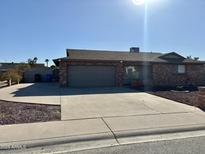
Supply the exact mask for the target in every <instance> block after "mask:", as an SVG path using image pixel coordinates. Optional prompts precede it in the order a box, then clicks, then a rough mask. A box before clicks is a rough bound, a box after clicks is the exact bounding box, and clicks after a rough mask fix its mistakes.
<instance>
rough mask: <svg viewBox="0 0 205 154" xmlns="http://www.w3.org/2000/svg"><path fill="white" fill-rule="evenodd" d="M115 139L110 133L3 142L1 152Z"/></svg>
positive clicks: (0, 147) (0, 146)
mask: <svg viewBox="0 0 205 154" xmlns="http://www.w3.org/2000/svg"><path fill="white" fill-rule="evenodd" d="M109 139H114V136H113V135H112V134H111V133H110V132H109V133H102V134H90V135H81V136H65V137H55V138H47V139H35V140H25V141H11V142H5V143H3V142H1V143H0V151H1V150H17V149H27V148H35V147H40V146H51V145H59V144H65V143H66V144H69V143H78V142H86V141H87V142H88V141H99V140H109Z"/></svg>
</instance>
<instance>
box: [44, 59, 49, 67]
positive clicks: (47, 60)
mask: <svg viewBox="0 0 205 154" xmlns="http://www.w3.org/2000/svg"><path fill="white" fill-rule="evenodd" d="M45 62H46V66H47V67H48V62H49V59H46V60H45Z"/></svg>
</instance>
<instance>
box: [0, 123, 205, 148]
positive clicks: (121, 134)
mask: <svg viewBox="0 0 205 154" xmlns="http://www.w3.org/2000/svg"><path fill="white" fill-rule="evenodd" d="M200 130H205V124H204V125H192V126H178V127H171V128H153V129H146V130H127V131H117V132H115V131H114V134H112V133H110V132H107V133H101V134H90V135H81V136H65V137H56V138H47V139H37V140H29V141H26V140H25V141H13V142H9V143H8V142H7V143H0V151H1V150H15V149H26V148H35V147H40V146H50V145H59V144H69V143H78V142H89V141H100V140H116V139H117V140H118V139H122V138H131V137H139V136H149V135H162V134H172V133H181V132H191V131H200ZM114 136H115V137H116V139H115V137H114Z"/></svg>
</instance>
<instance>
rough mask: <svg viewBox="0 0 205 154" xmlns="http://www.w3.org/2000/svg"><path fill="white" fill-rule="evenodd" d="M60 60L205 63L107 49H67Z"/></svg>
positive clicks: (167, 54)
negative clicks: (65, 54) (64, 55)
mask: <svg viewBox="0 0 205 154" xmlns="http://www.w3.org/2000/svg"><path fill="white" fill-rule="evenodd" d="M59 60H63V61H65V60H102V61H131V62H160V63H168V62H171V61H172V62H179V61H180V62H183V63H205V62H202V61H196V60H190V59H186V58H184V57H183V56H181V55H179V54H177V53H175V52H170V53H159V52H138V53H133V52H132V53H131V52H129V51H105V50H84V49H67V57H63V58H59V59H55V60H54V63H55V64H56V65H58V63H59V62H58V61H59Z"/></svg>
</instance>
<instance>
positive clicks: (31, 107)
mask: <svg viewBox="0 0 205 154" xmlns="http://www.w3.org/2000/svg"><path fill="white" fill-rule="evenodd" d="M56 120H61V108H60V105H41V104H29V103H15V102H5V101H0V125H7V124H20V123H32V122H46V121H56Z"/></svg>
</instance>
